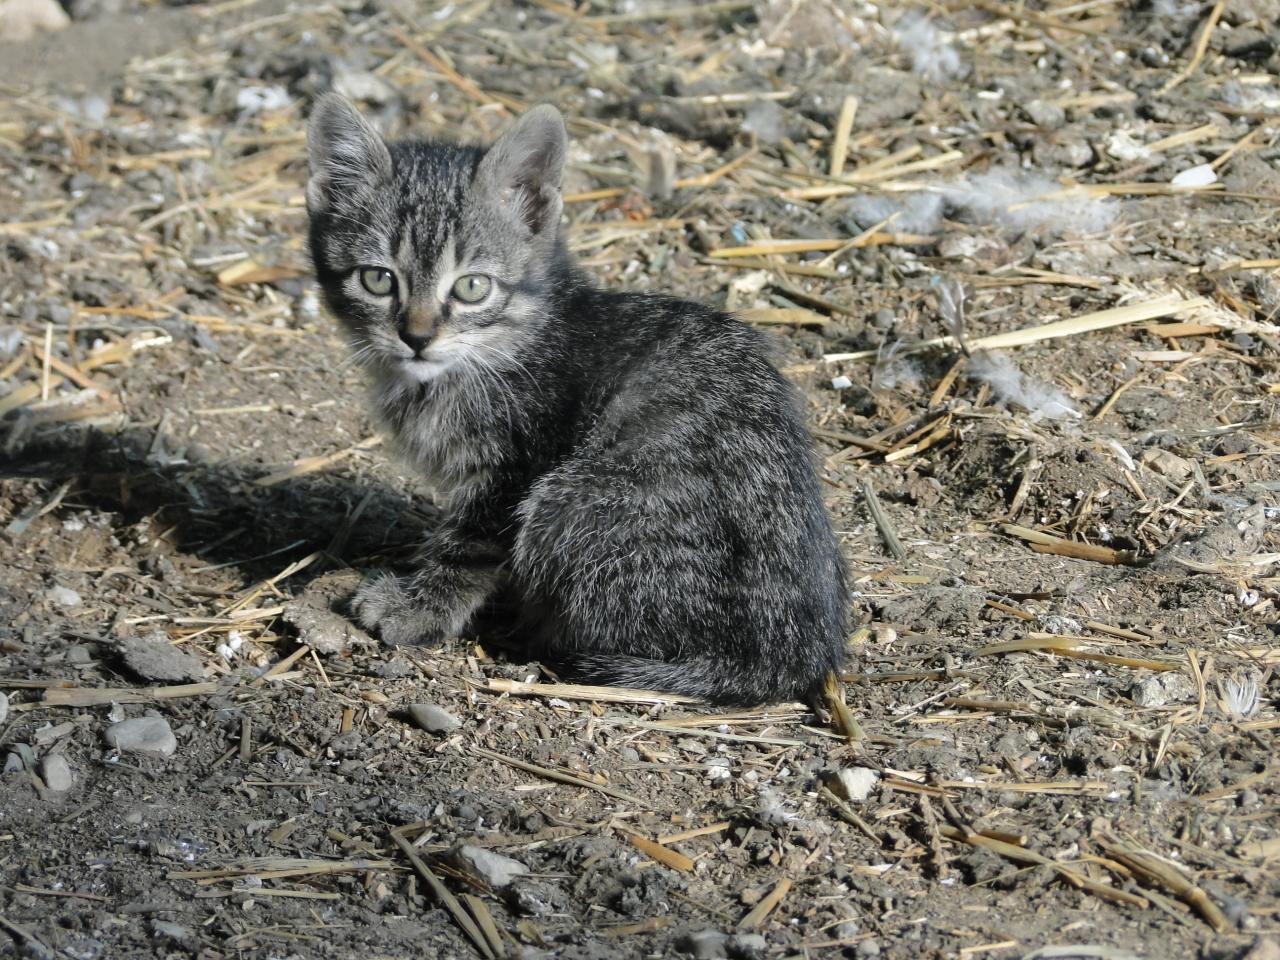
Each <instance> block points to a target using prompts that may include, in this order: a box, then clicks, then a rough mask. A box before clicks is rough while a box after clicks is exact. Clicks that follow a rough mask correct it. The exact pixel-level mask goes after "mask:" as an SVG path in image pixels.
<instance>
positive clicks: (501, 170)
mask: <svg viewBox="0 0 1280 960" xmlns="http://www.w3.org/2000/svg"><path fill="white" fill-rule="evenodd" d="M567 139H568V138H567V136H566V135H565V131H564V118H562V117H561V116H560V111H559V110H557V109H556V108H555V107H553V106H551V105H550V104H549V103H544V104H542V105H540V106H537V107H534V108H533V109H532V110H529V111H528V112H526V113H525V114H524V115H522V116H521V117H520V118H519V119H518V120H516V122H515V123H513V124H512V125H511V126H510V127H508V128H507V129H506V130H505V131H504V132H503V133H502V136H500V137H498V139H497V140H496V141H495V142H494V144H493V146H491V147H490V148H489V151H488V152H487V153H486V154H485V155H484V157H483V158H482V159H481V161H480V166H479V168H478V169H477V170H476V183H477V185H478V186H479V187H480V188H481V189H482V190H483V191H484V192H485V193H490V194H492V195H496V196H498V197H499V198H501V200H502V202H503V203H504V204H509V205H510V206H511V207H513V208H514V210H515V211H516V212H517V213H518V215H519V216H520V219H521V220H522V221H523V222H524V223H525V225H526V226H528V227H529V229H530V230H531V231H533V233H535V234H539V233H542V232H544V231H546V230H548V229H551V230H553V231H554V228H555V227H556V226H557V225H558V224H559V222H560V208H561V205H562V204H561V200H560V180H561V177H562V176H563V174H564V157H565V150H566V145H567Z"/></svg>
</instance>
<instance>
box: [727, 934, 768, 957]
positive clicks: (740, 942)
mask: <svg viewBox="0 0 1280 960" xmlns="http://www.w3.org/2000/svg"><path fill="white" fill-rule="evenodd" d="M725 946H726V947H727V948H728V950H729V956H731V957H733V958H734V960H759V958H760V957H763V956H764V955H765V953H766V952H768V949H769V941H767V940H766V939H765V938H764V937H763V936H762V935H761V934H759V933H738V934H734V935H733V936H732V937H730V938H729V942H728V943H727V944H725Z"/></svg>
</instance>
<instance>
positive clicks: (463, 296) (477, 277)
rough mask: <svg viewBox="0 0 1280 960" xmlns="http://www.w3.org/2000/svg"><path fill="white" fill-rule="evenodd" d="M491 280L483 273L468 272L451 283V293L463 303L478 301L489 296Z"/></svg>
mask: <svg viewBox="0 0 1280 960" xmlns="http://www.w3.org/2000/svg"><path fill="white" fill-rule="evenodd" d="M492 289H493V281H492V280H491V279H490V278H489V277H486V276H485V275H484V274H483V273H468V274H466V275H465V276H462V277H459V278H458V279H457V280H456V281H454V284H453V295H454V296H455V297H456V298H457V299H459V300H461V301H462V302H463V303H479V302H480V301H481V300H483V299H484V298H485V297H487V296H489V291H490V290H492Z"/></svg>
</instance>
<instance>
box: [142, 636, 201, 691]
mask: <svg viewBox="0 0 1280 960" xmlns="http://www.w3.org/2000/svg"><path fill="white" fill-rule="evenodd" d="M122 652H123V654H124V662H125V664H126V665H127V666H128V667H129V669H130V670H132V671H133V672H134V673H136V674H137V675H138V676H140V677H142V678H143V679H144V680H199V679H200V678H201V677H203V676H204V666H203V665H202V664H201V663H200V661H199V659H197V658H196V657H195V656H193V655H192V654H190V653H187V651H185V650H179V649H178V648H177V647H175V646H174V645H173V644H172V643H170V642H169V639H168V638H167V637H164V636H163V635H160V636H155V635H153V636H150V637H138V638H136V639H133V640H127V641H125V643H124V646H123V651H122Z"/></svg>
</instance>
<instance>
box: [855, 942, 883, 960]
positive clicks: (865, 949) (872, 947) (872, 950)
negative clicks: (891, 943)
mask: <svg viewBox="0 0 1280 960" xmlns="http://www.w3.org/2000/svg"><path fill="white" fill-rule="evenodd" d="M858 956H860V957H878V956H880V942H879V941H878V940H874V939H873V940H863V941H862V942H861V943H860V944H858Z"/></svg>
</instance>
